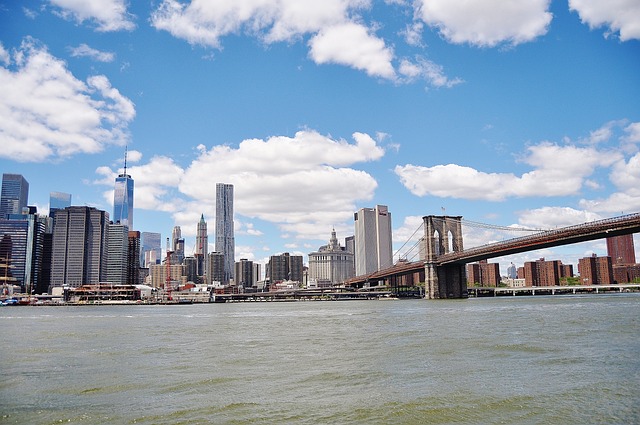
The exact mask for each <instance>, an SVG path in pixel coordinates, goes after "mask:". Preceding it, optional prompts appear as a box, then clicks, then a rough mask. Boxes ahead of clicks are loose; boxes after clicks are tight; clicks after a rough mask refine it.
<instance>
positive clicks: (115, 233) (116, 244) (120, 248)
mask: <svg viewBox="0 0 640 425" xmlns="http://www.w3.org/2000/svg"><path fill="white" fill-rule="evenodd" d="M128 254H129V228H128V227H127V226H125V225H124V224H120V223H109V225H108V226H107V275H106V277H105V279H104V280H105V282H109V283H112V284H114V285H124V284H125V283H126V280H127V269H128V264H127V258H128Z"/></svg>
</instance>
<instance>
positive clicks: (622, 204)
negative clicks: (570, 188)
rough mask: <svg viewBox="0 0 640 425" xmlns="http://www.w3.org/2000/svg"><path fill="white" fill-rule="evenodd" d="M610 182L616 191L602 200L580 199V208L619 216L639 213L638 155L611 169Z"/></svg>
mask: <svg viewBox="0 0 640 425" xmlns="http://www.w3.org/2000/svg"><path fill="white" fill-rule="evenodd" d="M610 180H611V182H612V183H613V184H614V185H615V186H616V188H617V189H618V191H617V192H615V193H613V194H611V195H610V196H609V197H608V198H604V199H591V200H588V199H582V200H581V201H580V206H581V207H583V208H585V209H588V210H590V211H596V212H602V213H615V214H619V213H621V212H623V211H626V212H636V211H640V153H636V154H635V155H634V156H632V157H631V158H629V160H628V161H625V160H621V161H618V162H616V164H615V165H614V166H613V167H612V170H611V174H610Z"/></svg>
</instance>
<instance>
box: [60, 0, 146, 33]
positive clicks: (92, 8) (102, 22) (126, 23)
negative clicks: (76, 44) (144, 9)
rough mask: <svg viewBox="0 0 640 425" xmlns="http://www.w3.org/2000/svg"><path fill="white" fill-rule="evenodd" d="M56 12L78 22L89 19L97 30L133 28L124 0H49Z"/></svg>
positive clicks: (131, 17)
mask: <svg viewBox="0 0 640 425" xmlns="http://www.w3.org/2000/svg"><path fill="white" fill-rule="evenodd" d="M49 1H50V3H51V4H52V5H53V6H55V7H56V9H55V10H56V13H57V14H58V15H60V16H61V17H63V18H64V19H68V20H75V21H76V22H78V23H83V22H85V21H89V22H91V23H93V24H95V25H96V29H97V30H98V31H104V32H107V31H120V30H128V31H130V30H133V29H134V28H135V23H134V22H133V16H132V15H131V14H129V13H128V12H127V5H126V2H125V0H83V1H79V0H49Z"/></svg>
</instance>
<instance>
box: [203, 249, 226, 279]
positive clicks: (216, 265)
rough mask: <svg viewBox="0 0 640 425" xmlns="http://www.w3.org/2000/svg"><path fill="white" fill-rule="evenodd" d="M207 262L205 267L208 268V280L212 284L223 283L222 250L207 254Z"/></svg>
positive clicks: (223, 262)
mask: <svg viewBox="0 0 640 425" xmlns="http://www.w3.org/2000/svg"><path fill="white" fill-rule="evenodd" d="M208 258H209V264H208V265H207V268H208V270H209V275H210V276H211V277H210V278H209V282H210V283H211V284H212V285H220V284H224V264H225V261H224V254H223V253H222V252H212V253H211V254H209V256H208Z"/></svg>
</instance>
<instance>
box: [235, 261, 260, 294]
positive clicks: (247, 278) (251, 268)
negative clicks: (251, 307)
mask: <svg viewBox="0 0 640 425" xmlns="http://www.w3.org/2000/svg"><path fill="white" fill-rule="evenodd" d="M235 268H236V270H235V284H236V285H237V286H243V287H245V288H251V287H253V286H257V283H258V277H257V276H256V275H255V264H254V263H253V261H250V260H247V259H246V258H242V259H240V261H239V262H237V263H236V264H235Z"/></svg>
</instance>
